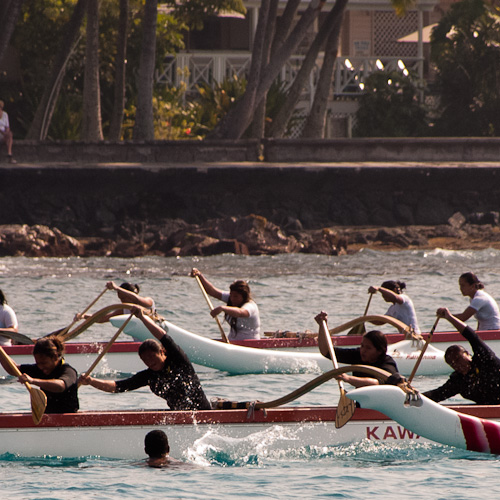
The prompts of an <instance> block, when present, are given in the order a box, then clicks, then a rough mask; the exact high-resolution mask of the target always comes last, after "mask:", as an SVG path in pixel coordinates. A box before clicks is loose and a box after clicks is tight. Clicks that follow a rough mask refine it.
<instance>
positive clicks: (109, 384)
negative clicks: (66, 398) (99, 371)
mask: <svg viewBox="0 0 500 500" xmlns="http://www.w3.org/2000/svg"><path fill="white" fill-rule="evenodd" d="M78 383H79V384H81V385H90V386H92V387H94V388H95V389H99V390H100V391H104V392H116V382H115V381H114V380H101V379H99V378H94V377H91V376H90V375H89V376H86V375H85V374H84V375H80V378H79V379H78Z"/></svg>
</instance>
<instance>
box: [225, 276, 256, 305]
mask: <svg viewBox="0 0 500 500" xmlns="http://www.w3.org/2000/svg"><path fill="white" fill-rule="evenodd" d="M229 290H230V291H231V292H236V293H239V294H240V295H241V296H242V297H243V304H246V303H247V302H248V301H249V300H252V294H251V293H250V287H249V286H248V283H247V282H246V281H243V280H237V281H235V282H234V283H231V285H230V286H229ZM227 305H228V306H230V305H231V304H230V303H229V302H228V303H227Z"/></svg>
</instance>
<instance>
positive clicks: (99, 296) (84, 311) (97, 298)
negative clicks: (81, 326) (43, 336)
mask: <svg viewBox="0 0 500 500" xmlns="http://www.w3.org/2000/svg"><path fill="white" fill-rule="evenodd" d="M107 291H108V288H107V287H106V288H104V290H103V291H102V292H101V293H100V294H99V295H98V296H97V297H96V298H95V299H94V300H93V302H91V303H90V304H89V305H88V306H87V307H86V308H85V309H84V310H83V311H82V312H81V313H80V314H82V315H83V314H85V313H86V312H87V311H88V310H89V309H90V308H91V307H92V306H93V305H94V304H95V303H96V302H97V301H98V300H99V299H100V298H101V297H102V296H103V295H104V294H105V293H106V292H107ZM78 321H79V320H77V319H74V320H73V321H72V322H71V323H70V324H69V325H68V326H67V327H66V328H65V329H64V330H63V331H62V332H60V333H58V336H59V337H61V338H62V339H63V341H64V336H65V335H66V333H68V331H69V330H70V328H71V327H72V326H73V325H74V324H75V323H77V322H78Z"/></svg>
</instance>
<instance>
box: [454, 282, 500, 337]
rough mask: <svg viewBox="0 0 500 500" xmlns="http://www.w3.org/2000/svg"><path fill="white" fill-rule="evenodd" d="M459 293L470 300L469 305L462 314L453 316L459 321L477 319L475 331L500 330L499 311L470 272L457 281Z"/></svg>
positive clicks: (494, 302) (482, 285)
mask: <svg viewBox="0 0 500 500" xmlns="http://www.w3.org/2000/svg"><path fill="white" fill-rule="evenodd" d="M458 285H459V287H460V291H461V292H462V295H463V296H464V297H469V298H470V305H469V307H467V308H466V309H465V311H464V312H462V313H459V314H455V318H457V319H459V320H460V321H467V320H468V319H469V318H470V317H471V316H474V317H475V318H476V319H477V330H500V311H499V309H498V304H497V303H496V301H495V299H494V298H493V297H492V296H491V295H490V294H489V293H486V292H485V291H484V284H483V283H481V281H480V280H479V278H478V277H477V276H476V275H475V274H474V273H471V272H467V273H464V274H462V275H461V276H460V278H459V279H458Z"/></svg>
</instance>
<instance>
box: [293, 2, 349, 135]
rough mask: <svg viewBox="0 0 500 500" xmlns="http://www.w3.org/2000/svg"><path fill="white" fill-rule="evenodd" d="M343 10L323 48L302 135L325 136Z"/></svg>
mask: <svg viewBox="0 0 500 500" xmlns="http://www.w3.org/2000/svg"><path fill="white" fill-rule="evenodd" d="M339 2H342V3H343V4H344V7H345V4H347V0H337V3H339ZM343 14H344V10H343V9H342V12H340V15H339V16H338V17H337V18H336V19H335V22H334V24H333V29H332V31H331V32H330V36H329V37H328V41H327V43H326V48H325V57H324V59H323V65H322V66H321V72H320V75H319V80H318V85H317V87H316V93H315V94H314V102H313V105H312V107H311V110H310V112H309V116H308V117H307V120H306V123H305V125H304V129H303V131H302V137H308V138H316V139H323V138H324V136H325V125H326V117H327V114H328V96H329V95H330V88H331V86H332V81H333V70H334V67H335V60H336V59H337V52H338V49H339V38H340V27H341V25H342V19H343Z"/></svg>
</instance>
